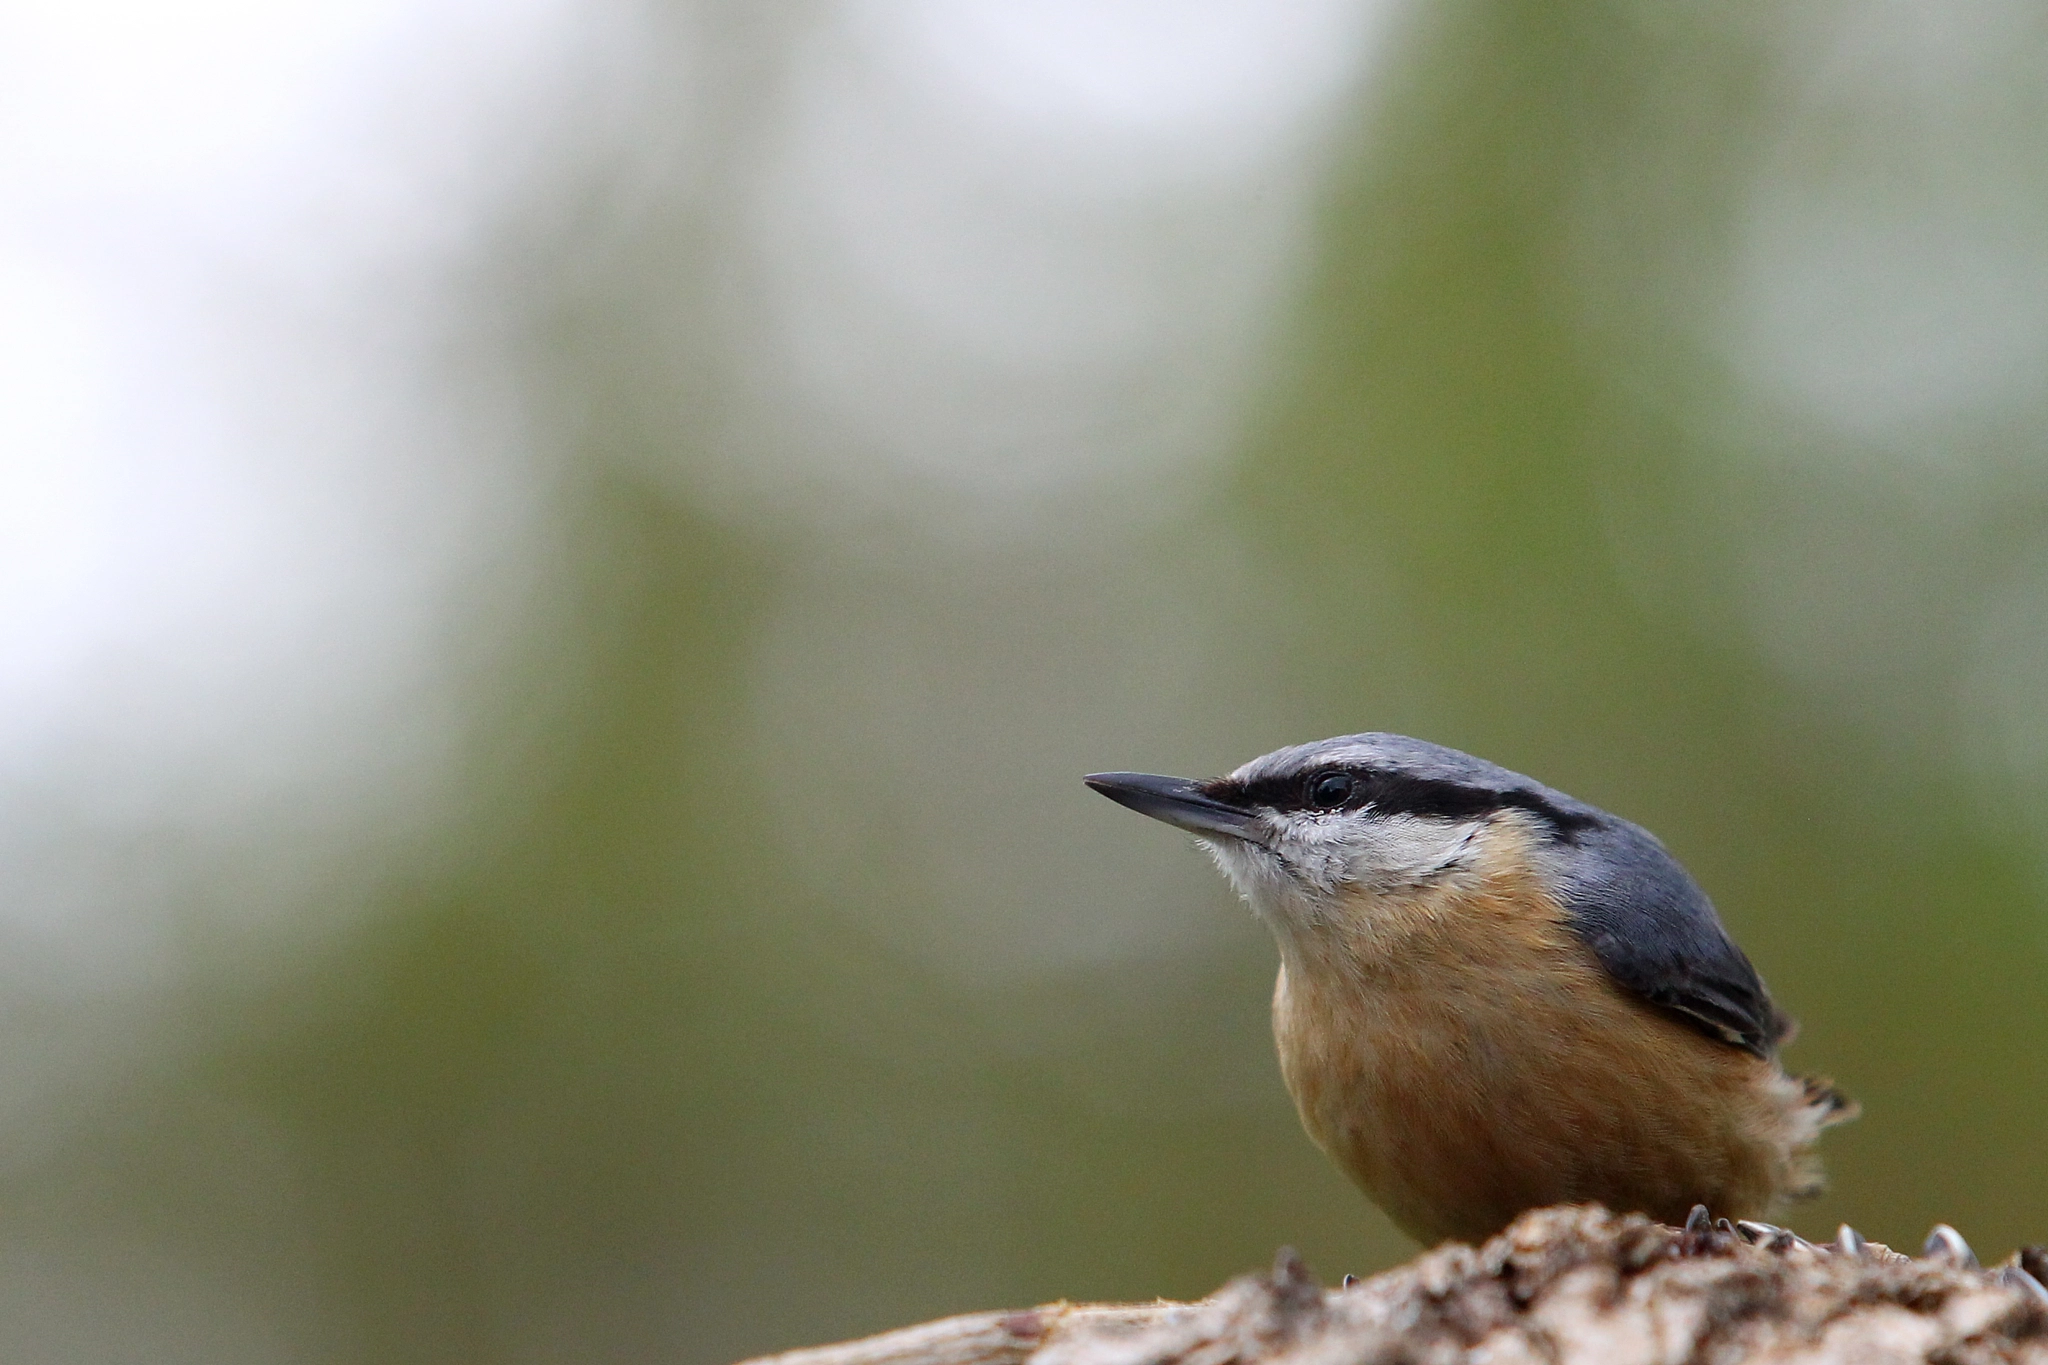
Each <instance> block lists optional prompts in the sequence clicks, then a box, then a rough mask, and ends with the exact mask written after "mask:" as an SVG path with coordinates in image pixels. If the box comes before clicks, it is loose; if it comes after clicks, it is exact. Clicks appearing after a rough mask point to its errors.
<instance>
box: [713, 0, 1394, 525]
mask: <svg viewBox="0 0 2048 1365" xmlns="http://www.w3.org/2000/svg"><path fill="white" fill-rule="evenodd" d="M1396 9H1397V6H1396V5H1395V4H1394V3H1393V2H1392V0H1279V2H1278V3H1270V2H1269V3H1254V0H1197V2H1195V3H1168V0H1037V2H1036V3H1026V4H1010V3H1002V0H845V3H839V4H832V5H827V6H823V7H821V8H820V9H819V10H818V11H817V13H816V17H815V22H813V23H812V24H810V25H808V26H806V27H804V28H803V29H802V31H801V32H798V33H796V34H795V35H794V36H793V41H792V44H791V51H790V53H789V57H788V63H787V66H786V68H785V69H784V71H783V72H782V79H781V81H780V84H779V86H778V88H777V90H776V95H775V98H774V100H773V101H772V103H771V106H770V108H769V109H768V111H767V112H766V113H765V114H764V115H763V117H762V127H761V128H760V129H758V130H757V133H756V136H757V137H758V139H759V142H758V143H757V145H756V146H755V147H754V148H753V149H752V151H753V156H752V158H751V159H750V161H749V162H748V164H747V165H746V167H745V168H744V170H743V173H742V174H741V176H740V177H739V183H738V184H737V185H736V187H735V191H734V193H735V198H736V200H737V202H738V204H739V208H738V209H737V221H736V222H735V224H734V225H733V227H732V229H731V230H732V232H733V234H734V238H735V242H736V245H735V248H734V256H735V260H734V262H733V270H734V273H735V279H736V283H735V286H734V291H733V298H734V299H735V300H737V305H736V307H735V308H734V309H733V311H732V316H731V317H730V319H729V323H728V329H727V335H728V336H729V337H736V338H737V342H738V349H737V351H736V352H735V353H734V355H733V357H732V359H731V365H732V372H733V374H732V389H733V392H732V394H731V396H730V399H729V403H730V406H729V407H728V409H727V411H728V414H729V425H728V426H727V427H726V428H725V430H724V431H722V432H721V439H720V441H719V442H717V443H716V449H715V453H713V454H711V455H709V456H708V457H706V459H705V460H704V461H703V462H702V463H700V464H696V465H693V466H692V467H690V468H688V469H687V470H684V471H681V472H682V473H683V475H684V477H686V478H688V479H689V480H690V481H691V483H692V485H693V488H692V492H693V496H697V497H709V498H710V499H711V500H712V501H713V502H714V503H715V504H716V505H719V506H722V507H724V508H726V509H727V510H728V511H729V512H731V513H732V514H734V515H738V516H741V517H746V518H750V519H752V520H754V521H756V522H757V523H758V522H761V521H766V522H768V523H771V524H773V525H774V526H776V527H777V528H778V529H779V530H782V531H785V532H786V531H787V529H788V528H789V527H790V525H791V523H792V522H795V523H796V524H800V525H808V526H816V527H821V528H823V529H825V531H826V532H827V534H830V535H833V536H835V537H840V538H847V539H858V538H859V537H860V536H861V535H862V534H863V533H867V532H872V530H873V529H874V528H875V527H877V526H883V527H887V526H900V525H902V524H904V523H906V522H907V523H908V524H909V525H911V526H912V527H914V528H915V529H916V530H917V531H918V532H919V533H921V534H929V535H934V536H937V537H939V538H942V539H952V540H956V541H966V542H968V543H970V544H980V543H984V542H987V541H989V540H1008V541H1012V542H1029V543H1032V544H1041V545H1042V544H1045V543H1047V542H1048V540H1049V539H1065V540H1071V539H1072V538H1073V537H1076V536H1079V535H1083V534H1086V533H1088V532H1091V531H1099V530H1106V529H1111V528H1117V527H1125V526H1129V525H1131V524H1133V523H1144V522H1149V523H1151V524H1158V523H1159V522H1161V521H1164V520H1168V519H1170V518H1171V517H1172V516H1174V515H1175V514H1177V513H1179V512H1182V511H1185V510H1186V508H1187V506H1188V505H1189V503H1190V502H1191V501H1193V500H1194V499H1195V498H1197V497H1199V496H1200V493H1201V490H1202V489H1203V488H1204V487H1205V484H1204V482H1203V480H1202V477H1201V476H1202V475H1203V474H1204V473H1206V472H1207V471H1209V470H1210V469H1211V468H1213V467H1214V465H1215V464H1216V463H1217V462H1218V461H1219V460H1220V459H1221V457H1222V456H1223V455H1224V453H1225V452H1227V451H1228V450H1230V449H1231V447H1232V443H1233V441H1234V440H1235V439H1236V438H1237V437H1238V435H1239V434H1240V432H1241V430H1242V420H1243V405H1244V403H1245V402H1246V401H1247V399H1248V398H1249V397H1251V396H1252V395H1254V394H1256V393H1258V392H1259V389H1260V385H1261V382H1262V381H1263V380H1264V379H1265V378H1266V375H1265V373H1264V371H1263V366H1264V364H1266V363H1268V362H1267V361H1266V360H1265V359H1264V357H1268V356H1269V355H1270V350H1269V347H1268V346H1267V342H1268V341H1269V339H1270V336H1271V329H1272V328H1273V326H1274V325H1275V323H1276V322H1278V321H1280V320H1281V319H1283V318H1284V317H1285V316H1286V312H1287V308H1288V305H1289V304H1290V303H1291V302H1292V300H1293V297H1294V291H1295V289H1296V287H1297V285H1298V282H1299V280H1300V278H1301V272H1302V271H1303V270H1304V268H1305V267H1306V265H1307V258H1308V250H1309V248H1310V246H1311V242H1310V232H1309V230H1310V223H1311V213H1312V210H1313V209H1314V207H1315V204H1316V201H1317V195H1318V193H1319V191H1320V190H1321V188H1322V186H1323V184H1324V177H1325V175H1326V172H1327V170H1328V168H1329V164H1330V161H1331V156H1332V153H1333V152H1334V151H1335V148H1334V147H1333V145H1332V144H1333V141H1334V140H1335V138H1336V136H1337V134H1338V133H1339V132H1340V130H1343V129H1344V128H1345V125H1346V124H1347V122H1348V119H1349V117H1350V116H1351V115H1352V114H1353V113H1354V111H1355V107H1356V101H1357V98H1358V96H1359V94H1360V86H1361V80H1362V78H1363V76H1364V75H1365V73H1366V72H1367V71H1368V69H1369V68H1370V65H1371V62H1372V59H1373V58H1374V57H1375V56H1376V55H1377V52H1378V50H1379V47H1380V44H1381V40H1382V39H1383V38H1384V36H1385V30H1386V29H1387V27H1388V24H1389V21H1390V20H1391V19H1392V18H1393V16H1394V13H1395V11H1396Z"/></svg>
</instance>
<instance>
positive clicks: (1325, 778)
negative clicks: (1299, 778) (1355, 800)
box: [1308, 773, 1358, 810]
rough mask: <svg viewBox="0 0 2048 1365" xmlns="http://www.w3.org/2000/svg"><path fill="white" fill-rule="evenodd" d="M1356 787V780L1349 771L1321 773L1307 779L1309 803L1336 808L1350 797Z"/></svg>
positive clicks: (1325, 808) (1325, 807)
mask: <svg viewBox="0 0 2048 1365" xmlns="http://www.w3.org/2000/svg"><path fill="white" fill-rule="evenodd" d="M1357 788H1358V781H1357V779H1356V778H1354V777H1352V776H1351V774H1350V773H1323V774H1321V775H1320V776H1317V777H1312V778H1310V779H1309V780H1308V800H1309V804H1310V805H1312V806H1320V807H1322V808H1323V809H1324V810H1336V809H1337V808H1338V807H1339V806H1342V805H1343V804H1344V803H1345V802H1346V801H1349V800H1350V799H1351V793H1352V792H1354V791H1356V790H1357Z"/></svg>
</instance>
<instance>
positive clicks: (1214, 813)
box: [1081, 773, 1265, 844]
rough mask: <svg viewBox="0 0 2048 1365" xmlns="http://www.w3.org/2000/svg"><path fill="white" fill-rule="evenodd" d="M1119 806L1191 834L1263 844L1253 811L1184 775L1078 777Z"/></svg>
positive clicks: (1148, 774) (1115, 774) (1102, 775)
mask: <svg viewBox="0 0 2048 1365" xmlns="http://www.w3.org/2000/svg"><path fill="white" fill-rule="evenodd" d="M1081 780H1082V781H1084V782H1086V783H1087V784H1088V785H1089V786H1091V787H1093V788H1094V789H1095V790H1096V791H1099V792H1101V793H1102V794H1103V795H1104V796H1106V797H1108V798H1109V799H1110V800H1112V801H1114V802H1116V803H1117V804H1118V805H1120V806H1129V807H1130V808H1131V809H1132V810H1134V811H1136V812H1138V814H1140V815H1149V816H1151V817H1152V818H1153V819H1154V820H1164V821H1165V822H1166V823H1167V824H1169V825H1173V826H1175V827H1176V828H1179V829H1184V830H1186V831H1187V832H1188V833H1190V834H1203V835H1215V834H1221V835H1223V836H1225V837H1226V838H1230V839H1243V840H1245V841H1247V842H1249V843H1254V844H1257V843H1264V842H1265V839H1264V836H1263V835H1262V834H1261V832H1260V830H1259V827H1258V824H1257V817H1256V816H1255V815H1254V814H1253V812H1251V811H1248V810H1245V809H1243V808H1242V807H1239V806H1233V805H1230V804H1228V803H1226V802H1223V801H1218V800H1216V799H1215V798H1214V797H1211V796H1208V795H1205V794H1204V793H1203V791H1202V784H1201V783H1199V782H1190V781H1189V780H1188V779H1187V778H1185V777H1159V776H1157V775H1155V774H1153V773H1092V774H1090V775H1089V776H1087V777H1084V778H1082V779H1081Z"/></svg>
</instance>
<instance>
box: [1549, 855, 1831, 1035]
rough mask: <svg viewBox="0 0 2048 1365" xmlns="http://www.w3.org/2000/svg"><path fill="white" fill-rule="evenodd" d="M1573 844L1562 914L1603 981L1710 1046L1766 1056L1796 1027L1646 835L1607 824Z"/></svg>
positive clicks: (1701, 895) (1699, 896)
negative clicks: (1598, 966) (1574, 855)
mask: <svg viewBox="0 0 2048 1365" xmlns="http://www.w3.org/2000/svg"><path fill="white" fill-rule="evenodd" d="M1610 822H1611V823H1610ZM1578 843H1579V852H1580V855H1581V856H1579V857H1578V858H1575V859H1574V860H1573V863H1574V874H1573V875H1572V876H1571V877H1570V878H1569V879H1568V880H1567V882H1566V884H1565V886H1564V888H1563V891H1564V896H1563V899H1564V905H1565V910H1566V912H1567V913H1568V914H1569V915H1570V917H1571V920H1572V924H1573V927H1574V928H1576V929H1577V930H1578V932H1579V934H1580V936H1581V937H1582V938H1584V939H1585V941H1586V943H1587V945H1588V946H1589V947H1591V948H1592V950H1593V953H1594V955H1595V956H1596V957H1598V958H1599V959H1600V964H1601V965H1602V966H1603V967H1605V968H1606V969H1607V971H1608V974H1609V975H1611V976H1612V977H1613V978H1614V979H1615V980H1616V981H1617V982H1618V983H1620V984H1621V986H1622V987H1623V988H1625V989H1627V990H1629V991H1631V992H1633V993H1634V994H1636V995H1639V996H1641V997H1642V998H1643V999H1644V1000H1646V1001H1648V1002H1649V1003H1650V1004H1652V1005H1654V1006H1656V1007H1657V1008H1658V1009H1660V1010H1663V1011H1664V1012H1665V1013H1667V1014H1669V1015H1671V1016H1673V1017H1674V1018H1676V1019H1678V1020H1680V1021H1681V1022H1683V1023H1686V1024H1689V1025H1691V1026H1692V1027H1693V1028H1696V1029H1698V1030H1700V1031H1701V1032H1702V1033H1704V1034H1706V1035H1707V1036H1708V1037H1710V1038H1714V1039H1717V1040H1719V1041H1721V1042H1724V1043H1728V1044H1730V1045H1731V1046H1734V1047H1739V1048H1743V1049H1745V1050H1746V1051H1749V1052H1753V1053H1755V1054H1756V1055H1757V1056H1759V1057H1770V1056H1772V1055H1773V1054H1774V1053H1775V1052H1776V1051H1777V1047H1778V1044H1779V1043H1780V1042H1782V1041H1784V1039H1785V1038H1786V1037H1787V1036H1788V1035H1789V1034H1790V1033H1791V1030H1792V1021H1791V1020H1790V1019H1788V1018H1786V1017H1785V1015H1783V1014H1782V1013H1780V1012H1779V1011H1778V1009H1777V1007H1776V1006H1774V1005H1773V1004H1772V1003H1771V997H1770V995H1769V993H1768V992H1766V991H1765V990H1764V983H1763V982H1762V981H1761V980H1760V979H1758V977H1757V974H1756V968H1754V967H1752V966H1751V965H1750V963H1749V959H1748V958H1747V957H1746V956H1744V955H1743V952H1742V949H1740V948H1738V947H1736V946H1735V941H1734V940H1733V939H1731V938H1729V937H1728V931H1727V930H1726V929H1724V928H1722V927H1721V917H1720V916H1719V915H1717V914H1715V913H1714V905H1713V902H1712V901H1710V900H1708V899H1707V896H1706V893H1705V892H1704V891H1701V890H1700V888H1699V886H1698V885H1697V884H1696V883H1695V882H1694V881H1693V879H1692V878H1691V877H1690V876H1688V875H1687V874H1686V871H1685V869H1684V868H1682V867H1680V866H1679V865H1678V861H1677V860H1676V859H1674V858H1673V857H1672V856H1671V855H1670V854H1669V853H1667V852H1666V851H1665V850H1664V846H1663V845H1662V844H1660V843H1658V842H1657V840H1656V838H1655V837H1654V836H1652V835H1651V834H1650V833H1649V832H1648V831H1647V830H1644V829H1641V828H1639V827H1637V826H1635V825H1631V824H1629V823H1628V822H1627V821H1625V820H1617V819H1613V818H1612V817H1609V821H1603V822H1602V824H1601V826H1600V827H1599V828H1598V829H1595V830H1587V831H1585V832H1584V834H1582V835H1581V837H1580V839H1579V840H1578Z"/></svg>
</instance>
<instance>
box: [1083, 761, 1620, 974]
mask: <svg viewBox="0 0 2048 1365" xmlns="http://www.w3.org/2000/svg"><path fill="white" fill-rule="evenodd" d="M1086 780H1087V783H1088V785H1089V786H1090V787H1093V788H1094V789H1095V790H1096V791H1098V792H1101V793H1102V794H1103V795H1104V796H1107V797H1109V798H1110V799H1111V800H1112V801H1116V802H1118V803H1120V804H1122V805H1125V806H1129V807H1130V808H1131V809H1132V810H1135V811H1137V812H1139V813H1140V814H1142V815H1149V816H1151V817H1152V818H1153V819H1155V820H1163V821H1165V822H1166V823H1167V824H1169V825H1173V826H1176V827H1177V828H1180V829H1184V830H1186V831H1188V832H1189V833H1190V834H1193V835H1195V836H1196V838H1198V839H1199V840H1200V841H1201V842H1202V844H1203V845H1204V846H1205V847H1207V848H1208V850H1209V852H1210V854H1211V855H1212V856H1213V857H1214V858H1215V859H1216V863H1217V865H1218V866H1219V867H1221V868H1222V870H1223V872H1224V874H1225V875H1226V876H1228V877H1229V878H1230V880H1231V882H1232V883H1233V884H1234V885H1235V886H1236V887H1237V889H1238V891H1239V893H1240V894H1242V895H1243V896H1244V898H1245V900H1246V901H1247V902H1249V903H1250V905H1251V907H1252V909H1253V910H1254V911H1256V912H1257V913H1258V914H1259V915H1260V916H1261V917H1262V918H1265V919H1266V920H1268V921H1269V922H1270V923H1271V924H1272V925H1273V926H1274V928H1275V929H1276V930H1280V931H1282V933H1283V937H1285V936H1286V935H1287V933H1288V932H1290V931H1291V932H1301V931H1305V930H1311V929H1313V928H1315V927H1316V926H1319V925H1323V924H1326V923H1329V922H1332V921H1334V920H1338V919H1344V918H1349V917H1351V916H1353V915H1355V914H1357V913H1360V912H1365V913H1370V911H1371V910H1372V908H1373V907H1375V906H1390V905H1398V904H1400V903H1402V902H1404V901H1413V900H1417V899H1420V898H1426V897H1429V896H1432V895H1434V894H1436V893H1438V892H1440V891H1442V890H1444V889H1453V888H1460V887H1469V886H1471V885H1473V884H1475V883H1476V882H1477V881H1479V880H1481V879H1483V878H1485V877H1486V876H1488V875H1490V874H1491V873H1493V872H1495V871H1497V870H1498V869H1499V868H1500V866H1501V865H1502V863H1503V860H1504V859H1511V860H1512V861H1513V863H1514V864H1515V865H1516V870H1517V871H1519V872H1527V871H1530V870H1540V867H1539V869H1532V868H1531V866H1530V864H1531V862H1532V860H1533V861H1534V862H1536V863H1537V864H1539V865H1541V864H1548V863H1552V862H1554V861H1556V860H1555V859H1554V858H1552V857H1551V856H1550V855H1551V853H1552V851H1556V852H1558V853H1560V854H1561V853H1563V852H1565V851H1566V850H1568V849H1569V847H1570V845H1571V844H1572V842H1573V840H1574V838H1575V836H1576V834H1577V833H1578V832H1579V831H1581V830H1583V829H1585V828H1587V827H1589V826H1592V825H1594V824H1596V823H1598V822H1599V821H1600V820H1602V819H1603V818H1605V817H1603V816H1602V814H1601V813H1600V812H1599V811H1597V810H1595V809H1594V808H1593V807H1591V806H1588V805H1585V804H1584V803H1583V802H1580V801H1576V800H1574V799H1573V798H1571V797H1569V796H1566V795H1564V794H1563V793H1562V792H1556V791H1552V790H1551V789H1550V788H1548V787H1545V786H1543V785H1541V784H1540V783H1537V782H1534V781H1531V780H1530V779H1529V778H1526V777H1523V776H1521V775H1520V774H1518V773H1512V772H1509V771H1508V770H1507V769H1505V768H1502V767H1499V766H1498V765H1496V764H1492V763H1488V762H1486V761H1485V760H1484V759H1479V758H1474V757H1472V756H1471V755H1469V754H1463V753H1459V752H1458V751H1457V750H1455V749H1446V748H1444V747H1442V746H1440V745H1436V744H1430V743H1428V742H1426V741H1423V740H1419V739H1410V738H1408V737H1407V736H1405V735H1390V734H1362V735H1342V736H1339V737H1337V738H1335V739H1325V740H1318V741H1316V742H1315V743H1312V744H1301V745H1296V746H1294V747H1292V748H1286V749H1277V750H1275V751H1274V752H1272V753H1270V754H1266V755H1264V756H1263V757H1260V758H1255V759H1253V760H1252V761H1251V762H1249V763H1247V764H1245V765H1244V766H1243V767H1241V768H1238V769H1237V770H1236V771H1234V772H1232V773H1229V774H1227V775H1226V776H1223V777H1218V778H1212V779H1210V780H1207V781H1195V780H1190V779H1188V778H1180V777H1161V776H1157V775H1154V774H1151V773H1096V774H1094V775H1093V776H1091V777H1089V778H1087V779H1086Z"/></svg>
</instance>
